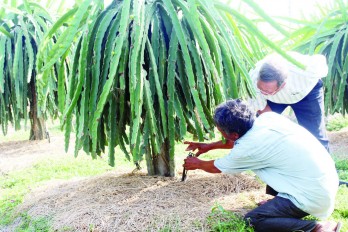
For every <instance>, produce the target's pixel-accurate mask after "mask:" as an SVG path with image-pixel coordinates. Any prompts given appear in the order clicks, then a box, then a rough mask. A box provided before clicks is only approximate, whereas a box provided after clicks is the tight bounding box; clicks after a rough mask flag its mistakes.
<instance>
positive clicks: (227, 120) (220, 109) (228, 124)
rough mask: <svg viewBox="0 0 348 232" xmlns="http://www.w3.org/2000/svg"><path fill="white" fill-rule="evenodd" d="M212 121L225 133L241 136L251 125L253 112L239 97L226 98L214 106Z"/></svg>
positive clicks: (253, 118) (253, 117) (253, 116)
mask: <svg viewBox="0 0 348 232" xmlns="http://www.w3.org/2000/svg"><path fill="white" fill-rule="evenodd" d="M214 121H215V124H216V126H217V127H219V128H220V129H221V130H223V131H224V132H225V133H226V134H228V135H229V134H231V133H233V132H235V133H237V134H239V136H240V137H241V136H243V135H244V134H245V133H246V132H247V131H248V130H250V128H251V127H252V126H253V124H254V121H255V114H254V112H253V111H252V110H251V109H250V108H249V107H248V105H247V104H246V103H245V102H243V101H242V100H241V99H235V100H228V101H226V102H224V103H221V104H220V105H218V106H217V107H216V109H215V114H214Z"/></svg>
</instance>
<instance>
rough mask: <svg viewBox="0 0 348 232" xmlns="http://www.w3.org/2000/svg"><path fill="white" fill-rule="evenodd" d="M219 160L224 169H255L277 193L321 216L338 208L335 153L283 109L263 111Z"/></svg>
mask: <svg viewBox="0 0 348 232" xmlns="http://www.w3.org/2000/svg"><path fill="white" fill-rule="evenodd" d="M214 165H215V167H217V168H218V169H219V170H220V171H221V172H223V173H232V174H233V173H239V172H242V171H245V170H252V171H253V172H255V173H256V175H258V176H259V177H260V178H261V179H262V180H263V181H264V182H265V183H267V184H268V185H269V186H271V187H272V188H273V189H274V190H276V191H277V192H279V194H278V196H280V197H284V198H287V199H289V200H291V202H293V203H294V204H295V205H296V206H297V207H298V208H300V209H301V210H303V211H304V212H307V213H309V214H311V215H313V216H316V217H318V218H326V217H328V216H329V215H330V214H331V213H332V212H333V210H334V203H335V196H336V193H337V189H338V176H337V172H336V168H335V163H334V161H333V160H332V158H331V156H330V154H329V153H328V152H327V151H326V149H325V148H324V147H323V146H322V145H321V143H320V142H319V141H318V140H317V139H316V138H315V137H314V136H313V135H312V134H310V132H308V131H307V130H306V129H304V128H303V127H301V126H299V125H298V124H296V123H293V122H292V121H290V120H289V119H287V118H285V117H283V116H281V115H279V114H276V113H273V112H268V113H263V114H262V115H260V116H259V117H258V118H257V119H256V120H255V122H254V125H253V127H252V128H251V129H250V130H249V131H248V132H247V133H246V134H245V135H243V136H242V137H241V138H239V139H238V140H237V141H236V142H235V144H234V147H233V149H232V150H231V152H230V153H229V154H228V155H226V156H225V157H222V158H220V159H217V160H216V161H215V162H214Z"/></svg>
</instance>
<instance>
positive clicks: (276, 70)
mask: <svg viewBox="0 0 348 232" xmlns="http://www.w3.org/2000/svg"><path fill="white" fill-rule="evenodd" d="M285 69H286V67H285V66H284V65H283V64H282V63H281V62H280V61H279V62H277V61H268V62H265V63H264V64H263V65H262V66H261V68H260V72H259V80H261V81H263V82H271V81H277V85H278V87H280V86H281V85H282V84H283V83H284V81H285V79H286V78H287V72H286V70H285Z"/></svg>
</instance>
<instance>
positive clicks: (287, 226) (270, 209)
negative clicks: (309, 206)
mask: <svg viewBox="0 0 348 232" xmlns="http://www.w3.org/2000/svg"><path fill="white" fill-rule="evenodd" d="M307 215H308V213H306V212H303V211H302V210H300V209H299V208H297V207H296V206H295V205H294V204H293V203H292V202H291V201H290V200H288V199H286V198H282V197H275V198H274V199H272V200H270V201H268V202H267V203H265V204H263V205H261V206H259V207H257V208H255V209H254V210H252V211H250V212H249V213H247V214H246V215H245V217H244V219H245V220H246V221H247V222H249V223H250V224H251V225H252V226H253V227H254V228H255V231H257V232H269V231H277V232H290V231H304V232H309V231H312V230H313V229H314V228H315V227H316V224H317V223H316V221H309V220H301V218H303V217H305V216H307Z"/></svg>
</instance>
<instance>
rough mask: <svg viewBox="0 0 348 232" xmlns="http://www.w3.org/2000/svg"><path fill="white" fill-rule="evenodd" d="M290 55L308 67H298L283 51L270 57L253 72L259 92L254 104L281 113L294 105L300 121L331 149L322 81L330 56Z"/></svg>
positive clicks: (257, 108) (253, 79)
mask: <svg viewBox="0 0 348 232" xmlns="http://www.w3.org/2000/svg"><path fill="white" fill-rule="evenodd" d="M287 54H288V55H290V56H291V57H292V58H294V59H295V60H296V61H298V62H299V63H301V64H303V65H304V66H305V68H304V69H301V68H300V67H297V66H296V65H295V64H293V63H291V62H290V61H288V60H286V59H285V58H283V57H282V56H280V55H279V54H271V55H268V56H266V57H265V58H264V59H262V60H261V61H259V62H258V63H257V64H256V66H255V68H254V69H252V70H251V71H250V72H249V74H250V76H251V79H252V82H253V85H254V87H255V90H256V93H257V96H256V98H255V99H253V101H252V105H253V106H254V108H255V110H257V113H258V114H259V115H260V114H262V113H264V112H268V111H273V112H276V113H279V114H281V113H282V112H283V111H284V110H285V108H286V107H288V106H290V107H291V108H292V109H293V111H294V114H295V116H296V119H297V121H298V123H299V124H300V125H301V126H303V127H304V128H306V129H307V130H308V131H309V132H311V133H312V134H313V135H314V136H315V137H316V138H317V139H318V140H319V141H320V143H321V144H322V145H323V146H324V147H325V148H326V149H327V150H328V151H329V141H328V137H327V133H326V128H325V116H324V94H323V82H322V80H321V78H323V77H326V75H327V74H328V66H327V63H326V58H325V56H323V55H319V54H317V55H312V56H310V55H302V54H300V53H297V52H288V53H287Z"/></svg>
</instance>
